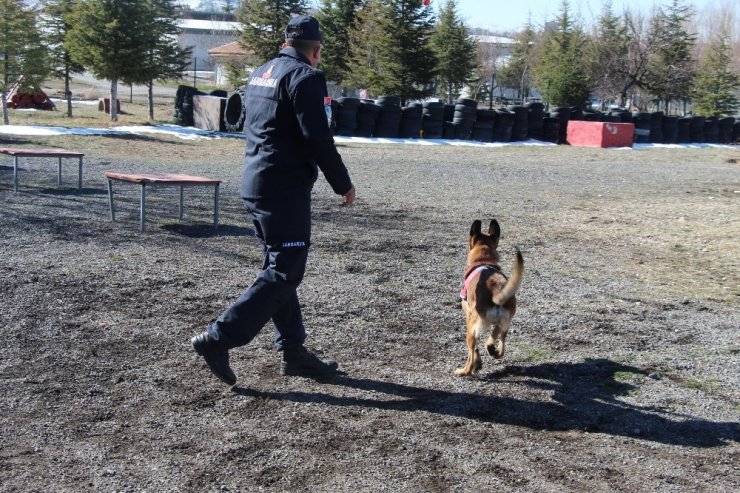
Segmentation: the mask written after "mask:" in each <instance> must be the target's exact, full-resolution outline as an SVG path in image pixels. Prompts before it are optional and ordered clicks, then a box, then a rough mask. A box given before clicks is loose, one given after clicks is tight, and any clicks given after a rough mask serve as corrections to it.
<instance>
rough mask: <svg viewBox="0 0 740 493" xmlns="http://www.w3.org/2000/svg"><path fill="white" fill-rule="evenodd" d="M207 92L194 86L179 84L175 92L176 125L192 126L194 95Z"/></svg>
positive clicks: (174, 117)
mask: <svg viewBox="0 0 740 493" xmlns="http://www.w3.org/2000/svg"><path fill="white" fill-rule="evenodd" d="M199 94H206V93H204V92H202V91H199V90H198V89H196V88H195V87H192V86H178V87H177V92H176V93H175V110H174V112H173V115H172V116H173V119H174V121H175V124H176V125H182V126H183V127H192V126H193V125H194V124H195V122H194V121H193V96H195V95H199Z"/></svg>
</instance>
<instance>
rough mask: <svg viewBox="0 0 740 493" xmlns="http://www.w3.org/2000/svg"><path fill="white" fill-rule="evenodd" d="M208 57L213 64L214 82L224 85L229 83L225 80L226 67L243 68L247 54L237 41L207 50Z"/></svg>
mask: <svg viewBox="0 0 740 493" xmlns="http://www.w3.org/2000/svg"><path fill="white" fill-rule="evenodd" d="M208 55H209V57H210V58H211V60H213V61H214V64H215V72H216V73H215V75H214V82H215V83H216V84H219V85H226V84H228V82H229V81H228V80H227V78H226V75H227V68H228V66H229V65H234V66H237V67H240V68H245V67H246V62H247V56H248V55H249V53H248V52H247V50H245V49H244V47H242V45H241V44H239V42H238V41H232V42H231V43H228V44H225V45H221V46H216V47H215V48H211V49H210V50H208Z"/></svg>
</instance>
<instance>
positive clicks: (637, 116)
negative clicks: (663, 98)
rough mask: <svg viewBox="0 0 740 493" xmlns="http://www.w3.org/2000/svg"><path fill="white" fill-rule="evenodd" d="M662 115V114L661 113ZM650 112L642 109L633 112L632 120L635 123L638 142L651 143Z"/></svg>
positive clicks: (636, 140)
mask: <svg viewBox="0 0 740 493" xmlns="http://www.w3.org/2000/svg"><path fill="white" fill-rule="evenodd" d="M661 116H662V115H661ZM650 120H651V117H650V113H648V112H646V111H640V112H635V113H632V122H633V123H634V124H635V142H636V143H638V144H649V143H650Z"/></svg>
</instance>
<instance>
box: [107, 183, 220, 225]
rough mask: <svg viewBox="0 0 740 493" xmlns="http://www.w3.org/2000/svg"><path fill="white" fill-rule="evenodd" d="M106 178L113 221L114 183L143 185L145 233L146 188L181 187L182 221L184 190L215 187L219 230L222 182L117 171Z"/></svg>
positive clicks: (214, 223)
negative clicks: (151, 186)
mask: <svg viewBox="0 0 740 493" xmlns="http://www.w3.org/2000/svg"><path fill="white" fill-rule="evenodd" d="M105 177H106V178H107V179H108V201H109V202H110V218H111V221H115V220H116V209H115V207H114V205H113V182H114V181H120V182H127V183H135V184H137V185H141V208H140V212H139V218H140V222H141V225H140V230H141V231H144V225H145V223H146V187H147V185H158V186H160V185H161V186H179V187H180V210H179V212H180V220H182V217H183V189H184V188H185V187H200V186H213V187H214V199H213V229H216V228H218V192H219V186H220V185H221V181H220V180H213V179H211V178H204V177H202V176H190V175H181V174H178V173H137V174H128V173H117V172H115V171H108V172H107V173H105Z"/></svg>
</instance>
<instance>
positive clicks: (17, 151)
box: [0, 147, 84, 192]
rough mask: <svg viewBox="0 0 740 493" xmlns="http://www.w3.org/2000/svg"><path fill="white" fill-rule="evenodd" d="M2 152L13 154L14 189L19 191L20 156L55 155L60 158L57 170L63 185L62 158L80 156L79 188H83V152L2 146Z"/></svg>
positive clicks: (60, 182) (0, 152)
mask: <svg viewBox="0 0 740 493" xmlns="http://www.w3.org/2000/svg"><path fill="white" fill-rule="evenodd" d="M0 154H7V155H9V156H13V158H14V160H13V191H14V192H17V191H18V158H22V157H55V158H59V168H58V171H57V186H61V185H62V158H78V159H79V166H78V172H77V173H78V174H77V190H81V189H82V157H83V156H84V154H83V153H81V152H74V151H66V150H64V149H24V148H22V147H0Z"/></svg>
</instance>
